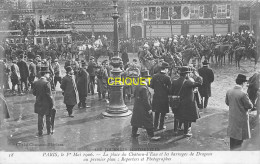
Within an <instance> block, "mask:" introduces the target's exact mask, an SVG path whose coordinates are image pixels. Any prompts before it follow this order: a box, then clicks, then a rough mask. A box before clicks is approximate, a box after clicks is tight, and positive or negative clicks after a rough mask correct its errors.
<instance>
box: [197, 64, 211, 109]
mask: <svg viewBox="0 0 260 164" xmlns="http://www.w3.org/2000/svg"><path fill="white" fill-rule="evenodd" d="M202 64H203V67H202V68H200V69H199V70H198V73H199V75H200V76H201V77H202V78H203V83H202V85H201V86H200V87H199V93H200V96H201V97H202V105H203V108H207V106H208V100H209V97H210V96H211V83H212V82H213V81H214V73H213V71H212V69H210V68H209V62H208V60H204V61H203V62H202Z"/></svg>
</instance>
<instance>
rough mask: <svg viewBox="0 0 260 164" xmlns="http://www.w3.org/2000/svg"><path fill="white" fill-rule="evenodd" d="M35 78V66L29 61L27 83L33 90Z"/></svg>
mask: <svg viewBox="0 0 260 164" xmlns="http://www.w3.org/2000/svg"><path fill="white" fill-rule="evenodd" d="M35 77H36V65H35V64H34V62H33V60H32V59H29V78H28V80H29V83H30V85H31V89H33V83H34V79H35Z"/></svg>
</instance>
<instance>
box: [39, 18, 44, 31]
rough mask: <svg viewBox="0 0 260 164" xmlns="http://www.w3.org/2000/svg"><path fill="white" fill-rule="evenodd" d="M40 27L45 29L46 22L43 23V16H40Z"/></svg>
mask: <svg viewBox="0 0 260 164" xmlns="http://www.w3.org/2000/svg"><path fill="white" fill-rule="evenodd" d="M39 27H40V29H44V23H43V20H42V17H40V20H39Z"/></svg>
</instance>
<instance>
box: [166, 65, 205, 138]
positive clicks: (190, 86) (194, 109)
mask: <svg viewBox="0 0 260 164" xmlns="http://www.w3.org/2000/svg"><path fill="white" fill-rule="evenodd" d="M191 72H192V71H191V68H189V67H187V66H183V67H181V68H180V78H179V79H177V80H173V82H172V86H171V94H172V95H178V93H179V96H180V100H181V101H180V106H179V108H178V109H177V111H176V113H175V114H174V115H175V116H174V118H175V119H177V120H179V122H182V123H184V135H185V136H187V137H190V136H192V134H191V132H190V130H191V123H192V122H196V120H197V119H198V118H200V115H199V109H198V106H197V103H196V100H195V98H194V88H196V87H199V86H200V85H201V84H202V77H200V76H199V77H197V78H196V79H192V78H190V77H189V73H191ZM174 123H175V125H174V128H175V129H174V130H176V129H177V127H178V122H177V121H175V122H174Z"/></svg>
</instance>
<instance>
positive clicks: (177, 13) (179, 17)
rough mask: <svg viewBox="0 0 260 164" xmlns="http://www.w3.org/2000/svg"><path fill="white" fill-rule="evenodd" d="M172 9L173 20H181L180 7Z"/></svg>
mask: <svg viewBox="0 0 260 164" xmlns="http://www.w3.org/2000/svg"><path fill="white" fill-rule="evenodd" d="M173 9H174V12H176V15H175V16H174V17H173V19H181V6H174V7H173Z"/></svg>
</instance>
